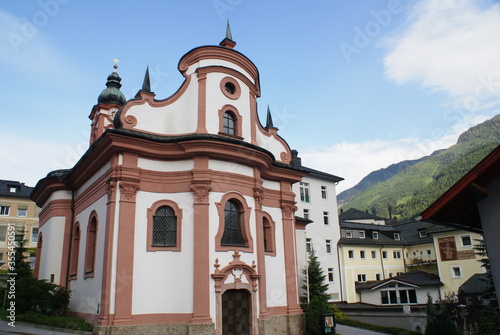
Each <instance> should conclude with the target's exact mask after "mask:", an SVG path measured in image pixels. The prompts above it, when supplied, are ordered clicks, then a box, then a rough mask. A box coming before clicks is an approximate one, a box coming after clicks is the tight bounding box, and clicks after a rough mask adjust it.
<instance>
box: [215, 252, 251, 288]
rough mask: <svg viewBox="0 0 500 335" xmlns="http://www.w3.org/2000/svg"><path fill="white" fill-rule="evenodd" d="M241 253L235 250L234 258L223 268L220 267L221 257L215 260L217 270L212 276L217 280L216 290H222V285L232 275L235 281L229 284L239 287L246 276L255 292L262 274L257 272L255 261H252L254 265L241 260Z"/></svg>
mask: <svg viewBox="0 0 500 335" xmlns="http://www.w3.org/2000/svg"><path fill="white" fill-rule="evenodd" d="M240 257H241V255H240V253H239V252H238V251H235V252H234V254H233V260H232V261H231V262H229V264H228V265H227V266H225V267H224V268H222V269H219V268H220V264H219V259H216V260H215V264H214V267H215V271H214V273H212V278H213V279H214V280H215V291H216V292H221V288H222V285H223V284H224V283H225V282H226V280H227V278H228V277H229V276H230V275H232V276H233V277H234V283H233V284H229V285H234V286H235V288H238V287H239V285H241V284H242V278H243V276H245V277H246V278H247V280H248V282H249V284H246V285H250V287H251V289H252V290H253V291H254V292H255V291H257V289H258V280H259V278H260V274H258V273H257V271H256V268H257V265H256V264H255V261H252V265H251V266H250V265H248V264H247V263H245V262H243V261H241V260H240Z"/></svg>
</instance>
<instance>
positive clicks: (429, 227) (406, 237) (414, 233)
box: [339, 221, 456, 245]
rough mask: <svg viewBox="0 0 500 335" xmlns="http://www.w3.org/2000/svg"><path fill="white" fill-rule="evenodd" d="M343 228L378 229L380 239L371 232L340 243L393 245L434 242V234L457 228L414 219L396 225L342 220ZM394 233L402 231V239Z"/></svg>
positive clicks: (367, 230) (342, 240)
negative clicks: (363, 236)
mask: <svg viewBox="0 0 500 335" xmlns="http://www.w3.org/2000/svg"><path fill="white" fill-rule="evenodd" d="M340 228H341V229H352V230H364V231H366V232H369V231H378V232H379V239H377V240H374V239H372V238H371V234H365V235H366V236H365V238H341V239H340V241H339V243H340V244H358V245H362V244H368V245H371V244H373V245H380V244H392V245H419V244H427V243H433V239H432V234H433V233H439V232H446V231H451V230H456V228H450V227H445V226H440V225H436V224H433V223H429V222H425V221H412V222H406V223H399V224H395V225H377V224H367V223H356V222H345V221H340ZM421 230H425V231H426V236H425V237H420V231H421ZM394 233H400V238H401V240H399V241H398V240H394V236H393V234H394Z"/></svg>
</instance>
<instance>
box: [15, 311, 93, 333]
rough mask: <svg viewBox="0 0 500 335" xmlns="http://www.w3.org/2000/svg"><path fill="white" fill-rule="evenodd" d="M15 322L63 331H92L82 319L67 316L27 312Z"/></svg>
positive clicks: (90, 326)
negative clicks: (61, 329)
mask: <svg viewBox="0 0 500 335" xmlns="http://www.w3.org/2000/svg"><path fill="white" fill-rule="evenodd" d="M16 321H23V322H29V323H34V324H39V325H46V326H52V327H58V328H64V329H73V330H80V331H92V327H93V326H92V325H91V324H90V323H88V322H87V321H85V320H83V319H78V318H71V317H68V316H49V315H43V314H40V313H36V312H27V313H24V314H20V315H17V316H16Z"/></svg>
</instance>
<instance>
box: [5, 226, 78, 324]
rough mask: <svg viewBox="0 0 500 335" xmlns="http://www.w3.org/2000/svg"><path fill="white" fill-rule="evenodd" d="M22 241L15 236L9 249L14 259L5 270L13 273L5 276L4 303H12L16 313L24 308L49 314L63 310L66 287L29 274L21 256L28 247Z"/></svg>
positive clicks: (29, 267)
mask: <svg viewBox="0 0 500 335" xmlns="http://www.w3.org/2000/svg"><path fill="white" fill-rule="evenodd" d="M23 235H24V234H23ZM25 244H26V240H23V239H19V240H18V241H17V246H16V247H15V248H13V251H12V252H14V262H13V264H9V272H10V273H13V275H9V276H8V278H7V288H6V289H7V299H8V300H7V306H9V307H10V306H12V305H13V306H14V307H15V311H16V313H17V314H22V313H25V312H28V311H36V312H41V313H43V314H51V315H61V314H65V313H66V310H67V307H68V305H69V299H70V291H69V290H68V289H66V288H64V287H62V286H59V285H56V284H53V283H50V282H48V281H46V280H37V279H36V278H35V277H33V271H32V269H31V266H30V264H29V262H28V261H27V257H26V256H25V254H26V251H27V250H28V249H27V248H26V247H25ZM9 256H10V255H9Z"/></svg>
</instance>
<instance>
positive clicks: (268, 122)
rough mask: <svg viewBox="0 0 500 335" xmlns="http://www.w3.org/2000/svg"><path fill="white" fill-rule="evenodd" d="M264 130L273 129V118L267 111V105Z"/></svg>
mask: <svg viewBox="0 0 500 335" xmlns="http://www.w3.org/2000/svg"><path fill="white" fill-rule="evenodd" d="M266 128H267V129H269V128H274V125H273V118H272V117H271V110H270V109H269V105H267V119H266Z"/></svg>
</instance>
